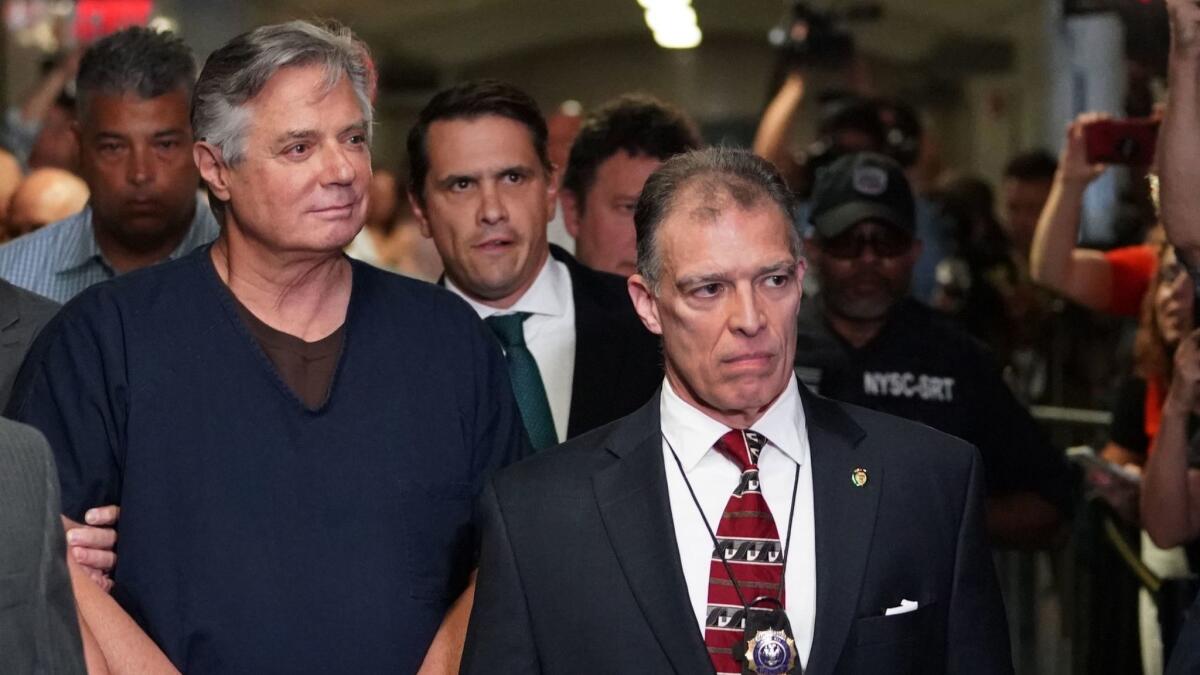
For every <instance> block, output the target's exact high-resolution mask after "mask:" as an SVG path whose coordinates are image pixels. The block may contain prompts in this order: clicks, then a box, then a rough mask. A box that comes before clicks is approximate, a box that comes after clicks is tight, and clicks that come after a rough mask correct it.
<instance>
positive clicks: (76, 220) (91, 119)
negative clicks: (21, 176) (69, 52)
mask: <svg viewBox="0 0 1200 675" xmlns="http://www.w3.org/2000/svg"><path fill="white" fill-rule="evenodd" d="M195 79H196V64H195V61H194V60H193V58H192V53H191V50H189V49H188V47H187V46H186V45H185V44H184V43H183V41H182V40H180V39H179V38H178V37H176V36H174V35H172V34H170V33H159V32H156V31H153V30H150V29H147V28H140V27H134V28H127V29H125V30H123V31H121V32H119V33H115V34H113V35H111V36H109V37H107V38H105V39H103V40H100V41H99V42H97V43H96V44H94V45H92V46H91V47H90V48H89V49H88V50H87V52H86V53H85V54H84V55H83V59H82V61H81V62H80V65H79V76H78V79H77V90H78V100H77V121H76V123H75V126H74V129H75V134H76V136H77V138H78V140H79V174H80V176H82V178H83V179H84V181H86V182H87V184H88V189H89V190H90V191H91V201H90V202H89V204H88V206H87V207H85V208H84V209H83V210H82V211H80V212H79V213H77V214H75V215H73V216H71V217H69V218H67V219H65V220H61V221H59V222H57V223H52V224H50V225H48V226H46V227H44V228H42V229H41V230H39V231H37V232H35V233H33V234H30V235H27V236H24V237H20V238H18V239H17V240H15V241H13V242H10V243H8V244H5V245H4V246H0V278H4V279H7V280H8V281H10V282H12V283H14V284H16V285H17V286H20V287H22V288H25V289H27V290H30V291H33V292H34V293H37V294H39V295H44V296H46V297H48V298H50V299H51V300H54V301H56V302H60V303H62V302H66V301H67V300H70V299H71V298H72V297H74V296H75V295H76V294H77V293H79V292H80V291H82V290H83V289H85V288H87V287H88V286H91V285H92V284H95V283H97V282H100V281H104V280H105V279H110V278H112V277H113V276H116V275H118V274H122V273H125V272H129V271H131V270H135V269H139V268H142V267H146V266H148V265H152V264H154V263H157V262H161V261H163V260H167V259H174V258H177V257H179V256H182V255H184V254H186V253H188V252H190V251H191V250H193V249H195V248H196V247H197V246H200V245H201V244H206V243H208V242H210V241H212V240H213V239H214V238H215V237H216V236H217V224H216V221H214V220H213V217H212V214H211V213H210V212H209V210H208V208H207V207H205V206H204V205H203V204H201V203H199V202H198V200H197V199H196V188H197V186H198V185H199V174H198V173H197V172H196V165H195V163H194V162H193V161H192V153H191V146H192V129H191V124H190V123H189V121H188V107H189V103H190V99H191V93H192V86H193V82H195Z"/></svg>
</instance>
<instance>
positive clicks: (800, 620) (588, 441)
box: [462, 148, 1012, 675]
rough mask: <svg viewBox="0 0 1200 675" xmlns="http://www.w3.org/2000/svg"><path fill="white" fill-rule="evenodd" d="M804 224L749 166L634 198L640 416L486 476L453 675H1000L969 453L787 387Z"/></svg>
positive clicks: (684, 176) (753, 164)
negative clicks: (650, 365)
mask: <svg viewBox="0 0 1200 675" xmlns="http://www.w3.org/2000/svg"><path fill="white" fill-rule="evenodd" d="M793 207H794V204H793V202H792V197H791V193H790V191H789V190H788V189H787V186H786V185H785V184H784V183H783V180H782V179H781V178H780V177H779V174H778V173H777V172H776V171H775V169H774V167H772V166H771V165H770V164H768V163H767V162H766V161H765V160H763V159H760V158H758V157H755V156H753V155H751V154H750V153H749V152H747V151H744V150H731V149H725V148H712V149H708V150H702V151H696V152H690V153H687V154H682V155H677V156H675V157H673V158H671V159H669V160H667V161H666V162H665V163H664V164H663V165H662V166H661V167H660V168H659V169H658V170H656V171H655V172H654V173H653V174H651V175H650V178H649V179H647V180H646V184H645V187H644V189H643V190H642V193H641V196H640V197H639V199H638V205H637V210H636V212H635V215H634V221H635V223H636V227H637V250H638V272H639V273H638V274H636V275H634V276H632V277H630V279H629V284H628V287H629V294H630V297H631V298H632V300H633V303H634V306H635V307H636V308H637V312H638V315H639V316H640V317H641V320H642V322H643V323H644V324H645V325H646V327H647V328H648V329H650V331H651V332H653V333H656V334H660V335H662V338H663V356H664V359H665V361H666V378H665V381H664V383H663V385H662V389H661V391H660V393H659V395H657V396H655V397H654V398H653V399H652V400H651V401H650V402H649V403H647V404H646V405H645V406H644V407H643V408H642V409H641V410H638V411H637V412H635V413H633V414H632V415H629V416H627V417H624V418H622V419H620V420H618V421H616V422H613V423H612V424H609V425H607V426H604V427H601V428H599V429H597V430H595V431H593V432H591V433H588V434H584V435H583V436H580V437H578V438H576V439H573V440H570V441H568V442H567V443H564V444H563V445H561V446H559V447H558V448H556V449H555V450H554V451H552V452H548V453H544V454H541V455H538V456H536V457H534V458H533V459H531V460H529V461H527V462H522V463H520V464H517V465H516V466H513V467H511V468H509V469H506V470H504V471H502V472H500V473H499V474H497V475H496V476H495V477H494V478H493V479H491V480H489V481H488V484H487V487H486V489H485V490H484V496H483V498H482V499H481V500H480V504H481V505H480V511H481V513H482V516H481V521H482V525H481V529H482V532H483V538H482V553H481V562H480V566H479V587H478V591H477V593H476V595H475V604H474V609H473V611H472V614H471V620H470V630H469V632H468V635H467V644H466V652H465V654H464V656H463V668H462V672H463V673H466V674H467V675H484V674H489V675H490V674H491V673H505V674H506V675H514V674H516V673H520V674H522V675H535V674H537V673H572V675H576V674H581V675H586V674H592V673H595V674H596V675H608V674H609V673H689V674H690V673H708V674H709V675H712V673H714V672H716V673H720V674H722V675H724V674H726V673H728V674H734V673H745V672H751V671H753V672H758V673H767V672H769V673H794V672H800V671H801V670H802V671H803V672H804V673H808V674H809V675H830V674H833V673H838V674H842V675H850V674H855V673H864V674H865V673H871V674H872V675H874V674H876V673H882V672H888V673H967V672H970V673H1011V672H1012V663H1011V656H1010V655H1009V646H1008V636H1007V631H1006V627H1005V621H1004V608H1003V605H1002V604H1001V600H1000V594H999V591H998V589H997V587H996V579H995V572H994V571H993V569H992V562H991V558H990V555H989V552H988V549H987V543H986V540H985V537H984V530H983V508H982V507H983V503H982V487H983V481H982V473H983V471H982V467H981V465H980V462H979V457H978V453H977V452H975V450H974V449H973V448H971V446H969V445H967V444H966V443H964V442H962V441H959V440H957V439H954V438H951V437H950V436H946V435H943V434H940V433H938V432H935V431H933V430H931V429H929V428H927V427H922V426H919V425H917V424H913V423H911V422H907V421H904V420H901V419H899V418H896V417H890V416H887V415H882V414H879V413H875V412H871V411H868V410H866V409H863V408H856V407H854V406H848V405H844V404H841V403H838V402H836V401H832V400H830V399H825V398H821V397H818V396H816V395H814V394H812V393H811V392H809V390H808V389H807V388H805V387H803V386H801V385H800V384H799V382H798V381H797V379H796V376H795V374H794V373H793V371H792V363H793V359H794V356H795V352H796V315H797V312H798V311H799V308H800V302H801V295H802V291H801V281H802V278H803V276H804V269H805V264H804V261H803V259H802V258H801V245H800V238H799V235H798V234H797V232H796V229H795V228H794V227H793V226H792V213H793V212H794V208H793Z"/></svg>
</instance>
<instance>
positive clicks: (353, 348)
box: [8, 22, 525, 673]
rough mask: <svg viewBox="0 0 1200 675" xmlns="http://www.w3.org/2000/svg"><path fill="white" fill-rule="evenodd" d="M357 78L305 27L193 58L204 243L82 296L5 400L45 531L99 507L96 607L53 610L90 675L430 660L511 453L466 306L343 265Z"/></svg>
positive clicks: (260, 33)
mask: <svg viewBox="0 0 1200 675" xmlns="http://www.w3.org/2000/svg"><path fill="white" fill-rule="evenodd" d="M368 59H369V57H368V55H367V52H366V48H365V47H364V46H363V45H362V43H360V42H359V41H358V40H357V39H355V38H354V37H353V36H352V35H351V34H350V32H349V31H348V30H331V29H323V28H318V27H316V26H313V25H311V24H308V23H304V22H291V23H287V24H281V25H275V26H265V27H262V28H259V29H257V30H255V31H253V32H250V33H247V34H244V35H241V36H239V37H236V38H234V39H233V40H232V41H231V42H230V43H229V44H227V45H226V46H224V47H222V48H221V49H218V50H217V51H216V52H214V53H213V54H212V56H210V57H209V60H208V62H207V63H206V65H205V68H204V71H203V73H202V74H201V76H200V78H199V80H198V82H197V83H196V91H195V103H194V106H193V110H192V125H193V128H194V129H195V131H196V137H197V142H196V143H195V146H194V156H195V159H196V163H197V165H198V167H199V170H200V173H201V175H202V176H203V177H204V180H205V183H206V184H207V187H208V190H209V193H210V201H211V203H213V204H214V207H215V209H216V213H217V214H218V216H219V217H220V218H221V220H222V228H221V236H220V238H219V239H218V240H217V241H216V243H214V244H213V245H212V246H211V247H203V248H201V249H199V250H197V251H195V252H193V253H192V254H190V255H187V256H185V257H183V258H181V259H179V260H177V261H174V262H170V263H167V264H163V265H159V266H156V267H154V268H152V269H149V270H144V271H143V272H141V273H139V274H132V275H128V276H124V277H121V278H119V279H115V280H113V281H112V282H109V283H105V284H99V285H97V286H95V287H93V288H91V289H89V290H87V291H86V292H84V293H82V294H81V295H80V296H79V297H78V298H77V299H76V300H75V301H74V302H72V303H70V304H68V305H67V306H66V307H65V308H64V309H63V311H62V312H61V313H60V314H59V316H58V318H57V319H56V320H55V321H54V322H52V324H51V325H50V326H48V327H47V328H46V330H45V331H44V332H43V334H42V337H41V338H39V340H38V342H37V343H36V344H35V346H34V349H33V351H32V352H31V354H30V356H29V358H28V359H27V361H26V363H25V365H24V367H23V369H22V372H21V374H20V375H19V376H18V382H17V384H16V386H15V393H14V396H13V399H12V403H11V404H10V406H9V409H8V414H9V415H11V416H13V417H15V418H16V419H19V420H22V421H25V422H27V423H29V424H32V425H33V426H35V427H37V428H39V429H40V430H41V431H42V432H43V433H45V434H46V436H47V438H48V440H49V441H50V443H51V446H52V447H53V449H54V452H55V454H56V456H57V458H58V459H59V464H60V466H62V471H61V474H60V480H61V483H62V488H63V512H64V516H65V517H66V518H67V519H68V520H69V521H77V520H78V519H79V518H80V517H81V515H82V514H83V513H84V512H85V511H86V510H87V509H88V508H91V507H95V506H98V505H101V504H117V505H119V506H120V507H121V522H120V526H119V529H120V532H119V535H120V542H121V543H120V563H119V564H118V565H117V567H116V568H115V574H114V577H113V580H114V582H115V586H114V589H113V595H112V597H111V598H110V597H108V596H104V595H97V594H95V593H94V592H89V593H84V592H82V591H77V593H76V597H77V600H78V602H79V607H80V612H81V616H82V619H83V622H84V625H85V626H87V627H89V628H93V629H94V630H93V632H95V634H96V638H97V641H98V642H99V643H100V647H101V649H102V650H103V652H104V655H105V658H106V660H107V661H108V663H109V664H110V665H111V664H113V663H114V662H115V663H128V662H130V660H131V659H136V660H138V661H141V662H145V661H146V660H154V659H158V660H159V661H160V663H161V661H162V659H163V657H164V655H165V657H166V659H168V660H169V661H170V663H171V664H172V665H173V666H174V667H175V668H177V669H179V670H181V671H183V672H188V673H206V672H237V673H263V672H288V673H306V672H314V673H315V672H319V673H328V672H346V673H385V672H386V673H412V672H416V671H417V670H418V668H419V667H420V666H421V664H422V663H423V662H425V660H426V657H427V653H431V654H433V655H434V657H437V656H439V655H440V654H441V652H440V651H438V650H433V651H432V652H431V651H430V645H431V643H433V642H434V637H435V633H436V632H437V631H438V628H439V625H441V623H442V621H443V618H444V617H445V615H446V613H447V610H448V609H449V608H450V606H451V604H452V602H453V601H454V600H455V599H456V598H457V597H458V596H459V595H460V594H461V593H462V592H463V591H464V589H465V588H466V587H467V584H468V580H469V575H470V573H471V570H472V568H473V566H474V562H475V554H474V552H475V533H474V527H473V523H472V517H473V509H472V505H473V500H474V498H475V495H476V494H477V492H478V491H479V489H480V487H481V486H482V483H483V480H484V479H485V478H486V477H487V476H488V475H489V474H490V472H491V471H492V470H493V469H495V468H497V467H499V466H502V465H504V464H507V463H508V462H510V461H512V460H514V459H515V458H517V457H518V456H519V455H521V454H523V453H524V452H525V445H524V430H523V428H522V426H521V419H520V416H519V414H518V412H517V409H516V406H515V404H514V402H513V398H512V393H511V387H510V385H509V381H508V375H507V366H506V364H505V361H504V358H503V356H502V355H501V353H500V349H499V346H498V345H497V344H496V342H495V340H494V339H493V338H492V336H491V334H490V333H489V332H488V330H487V328H486V327H485V326H484V325H483V324H482V322H480V321H479V319H478V318H477V317H476V316H475V314H474V312H472V311H471V309H470V308H469V307H468V306H467V305H466V303H464V302H462V301H461V300H459V299H457V298H455V297H454V296H453V295H452V294H450V293H449V292H447V291H445V290H444V289H440V288H437V287H435V286H431V285H428V284H424V283H421V282H417V281H414V280H410V279H406V278H404V277H400V276H398V275H394V274H390V273H387V272H384V271H382V270H378V269H375V268H373V267H371V266H369V265H366V264H363V263H356V262H352V261H350V260H349V259H348V258H346V257H345V256H344V255H343V254H342V248H343V247H344V246H345V245H346V244H347V243H349V242H350V240H351V239H353V238H354V236H355V235H356V234H357V233H358V231H359V229H360V228H361V227H362V225H363V221H364V219H365V215H366V207H367V204H366V198H365V195H366V190H367V184H368V181H369V179H370V175H371V169H370V166H371V162H370V158H371V155H370V150H369V147H370V146H369V140H370V135H371V131H370V130H371V125H372V110H371V106H370V100H371V98H372V93H373V92H372V77H371V70H370V65H369V60H368ZM83 585H84V586H85V587H87V588H86V590H88V591H92V590H94V589H91V588H90V587H89V586H88V584H86V583H85V584H83ZM114 599H115V602H114ZM130 617H132V618H133V619H134V620H135V621H136V622H137V626H138V628H137V629H134V630H133V631H128V630H126V631H124V632H121V633H119V634H114V633H113V632H112V631H111V627H112V626H119V625H121V624H122V622H125V625H128V623H129V621H128V620H129V618H130ZM139 632H144V635H139V634H138V633H139ZM147 635H148V636H149V637H150V638H151V639H152V640H153V645H152V646H149V648H147V641H146V640H145V636H147ZM438 644H441V643H440V642H439V643H438ZM156 650H161V652H157V651H156Z"/></svg>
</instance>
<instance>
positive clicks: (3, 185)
mask: <svg viewBox="0 0 1200 675" xmlns="http://www.w3.org/2000/svg"><path fill="white" fill-rule="evenodd" d="M20 184H21V165H20V163H18V162H17V158H16V157H13V156H12V153H10V152H8V151H7V150H4V149H0V230H2V229H3V225H4V223H5V221H7V220H8V202H9V201H10V200H11V199H12V196H13V193H14V192H16V191H17V186H18V185H20Z"/></svg>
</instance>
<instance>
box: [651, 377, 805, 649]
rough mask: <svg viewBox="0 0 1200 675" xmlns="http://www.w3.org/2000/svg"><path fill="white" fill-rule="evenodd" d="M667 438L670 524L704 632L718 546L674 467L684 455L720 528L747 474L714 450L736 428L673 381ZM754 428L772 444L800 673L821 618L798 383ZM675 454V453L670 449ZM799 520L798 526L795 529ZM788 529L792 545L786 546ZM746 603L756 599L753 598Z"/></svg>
mask: <svg viewBox="0 0 1200 675" xmlns="http://www.w3.org/2000/svg"><path fill="white" fill-rule="evenodd" d="M660 412H661V415H662V432H663V438H664V441H663V460H664V462H665V463H666V471H667V490H668V493H669V495H670V500H671V517H672V519H673V520H674V522H675V538H676V540H677V541H678V543H679V559H680V563H681V564H682V566H683V578H684V581H685V582H687V588H688V596H689V598H690V600H691V603H692V610H693V611H694V612H695V613H696V623H697V624H698V625H699V627H700V632H701V634H703V632H704V620H705V614H706V612H707V608H708V578H709V571H710V562H711V561H712V552H713V543H712V537H711V536H710V535H709V531H708V528H707V527H705V525H704V520H703V519H701V517H700V513H699V512H698V511H697V510H696V503H695V502H694V501H692V496H691V494H690V493H689V491H688V487H687V483H686V482H685V481H684V479H683V476H682V475H681V474H680V471H679V465H678V464H677V463H676V462H675V454H678V456H679V460H680V462H681V463H682V464H683V470H684V471H685V472H687V480H688V481H690V482H691V484H692V489H693V490H695V492H696V497H697V498H698V499H699V500H700V506H701V507H702V508H703V509H704V515H705V517H706V518H708V522H709V523H710V524H711V525H712V526H713V527H717V525H718V523H720V521H721V514H722V513H723V512H724V510H725V504H726V503H727V502H728V501H729V496H730V495H731V494H733V490H734V488H736V487H737V485H738V482H739V481H740V480H741V475H742V472H741V469H739V468H738V466H737V465H736V464H735V463H734V462H733V460H731V459H729V458H728V457H726V456H725V455H723V454H721V453H720V452H719V451H717V450H715V449H713V447H712V446H713V444H714V443H716V442H717V439H719V438H720V437H721V436H723V435H725V433H726V432H728V431H729V427H727V426H725V425H724V424H722V423H721V422H718V421H716V420H714V419H712V418H711V417H709V416H708V415H706V414H704V413H703V412H701V411H700V410H699V409H697V408H695V407H694V406H692V405H691V404H689V403H687V402H685V401H684V400H683V399H681V398H680V397H679V395H678V394H676V393H675V390H674V389H673V388H672V387H671V383H670V382H665V383H664V384H663V388H662V398H661V403H660ZM751 429H752V430H754V431H757V432H759V433H760V434H762V435H763V436H765V437H766V439H767V446H766V447H764V448H763V451H762V454H761V455H759V460H758V476H759V481H760V483H761V485H762V494H763V497H764V498H765V499H766V500H767V506H768V507H770V509H771V515H772V516H774V518H775V527H776V529H778V530H779V539H780V541H781V542H784V546H785V547H786V550H785V553H786V555H787V560H788V562H787V569H786V571H785V572H784V577H785V578H784V584H785V596H786V598H785V599H786V601H787V603H786V609H787V615H788V620H789V621H790V622H791V625H792V632H793V633H794V637H795V639H796V649H797V652H798V655H799V661H800V664H801V666H806V665H807V664H808V655H809V651H810V650H811V649H812V639H813V625H814V623H815V622H816V613H817V568H816V549H815V546H816V539H815V537H814V534H813V531H814V521H813V491H812V464H811V463H810V462H809V445H808V431H807V427H806V426H805V420H804V406H803V405H802V404H801V402H800V391H799V389H798V387H797V384H796V378H795V377H793V378H792V381H791V382H790V383H789V384H788V388H787V390H786V391H784V393H783V395H781V396H780V397H779V399H778V400H777V401H775V403H774V404H772V405H771V407H770V408H769V409H768V410H767V412H766V413H765V414H764V415H763V416H762V418H761V419H759V420H758V422H756V423H754V425H752V426H751ZM672 448H674V451H675V454H672V452H671V450H672ZM797 466H799V471H800V473H799V483H798V485H797V488H796V508H795V512H794V513H791V512H790V511H789V509H790V507H791V504H792V484H793V481H794V480H796V467H797ZM793 517H794V518H795V522H794V524H792V523H791V521H792V518H793ZM789 524H792V528H793V529H792V540H791V543H790V544H788V543H786V539H787V531H788V526H789ZM746 600H747V601H749V600H750V598H746Z"/></svg>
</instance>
